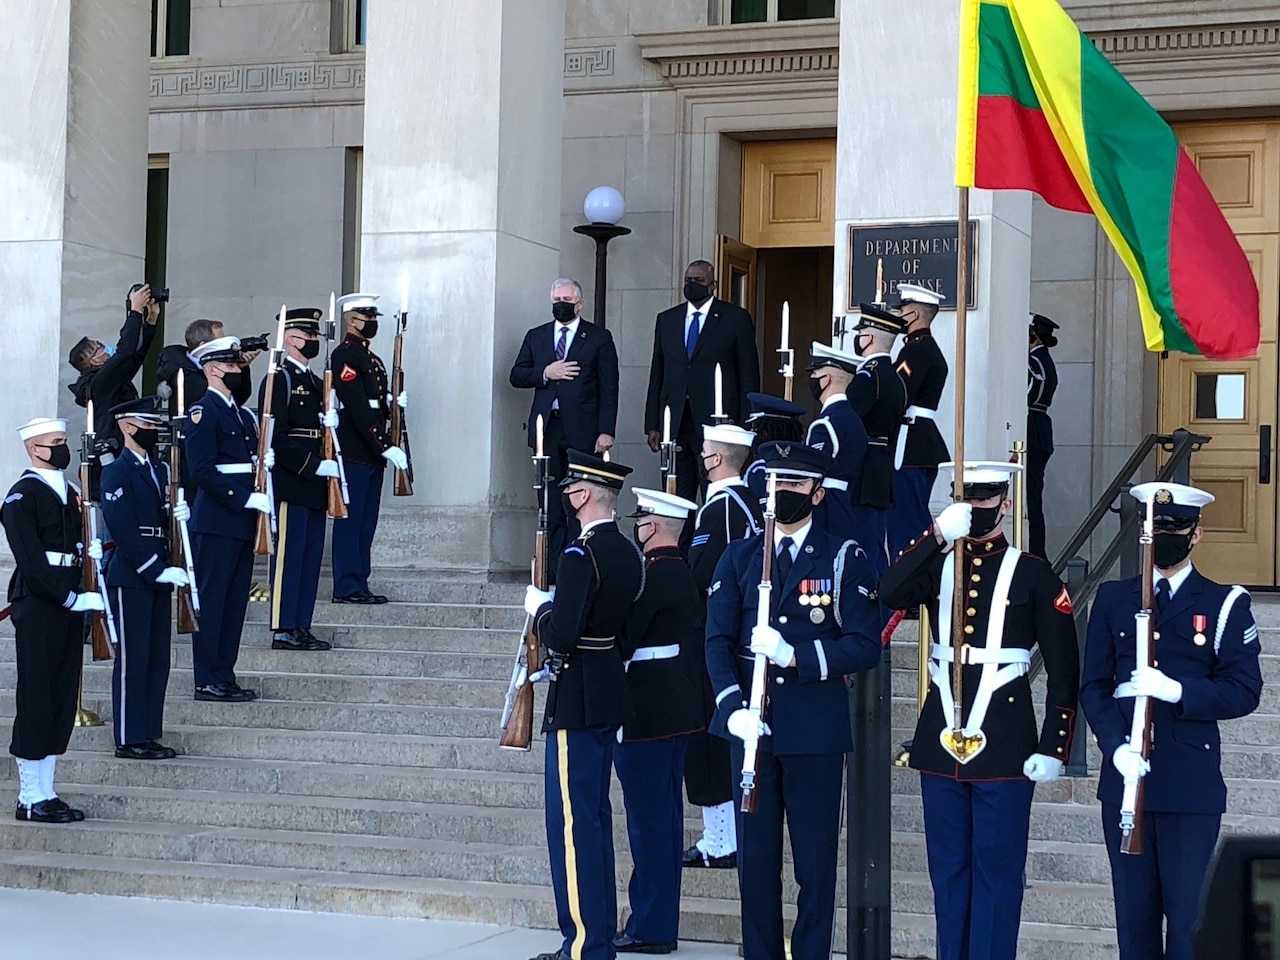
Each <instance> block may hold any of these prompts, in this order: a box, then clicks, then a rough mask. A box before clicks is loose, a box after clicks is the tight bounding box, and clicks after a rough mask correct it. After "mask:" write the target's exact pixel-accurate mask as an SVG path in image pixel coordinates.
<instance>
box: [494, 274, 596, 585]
mask: <svg viewBox="0 0 1280 960" xmlns="http://www.w3.org/2000/svg"><path fill="white" fill-rule="evenodd" d="M551 317H552V319H551V322H550V323H544V324H540V325H539V326H536V327H534V328H533V329H532V330H530V331H529V332H528V333H526V334H525V335H524V342H523V343H522V344H520V353H519V354H518V355H517V356H516V362H515V363H514V364H513V365H512V367H511V376H510V380H511V385H512V386H513V387H517V388H519V389H526V390H532V391H533V405H532V407H531V408H530V409H529V424H528V430H529V446H530V447H531V448H536V447H537V442H538V438H537V429H538V428H537V423H538V417H542V423H543V431H544V432H543V438H542V448H543V450H544V451H545V452H546V454H547V456H548V457H549V458H550V462H549V463H548V465H547V467H548V470H549V472H550V474H551V478H552V479H553V480H556V481H559V480H560V479H562V478H563V477H564V476H565V471H566V467H567V465H568V451H569V450H570V449H571V448H572V449H574V450H583V451H592V452H594V453H595V454H596V456H603V455H604V453H605V451H606V450H609V449H611V448H612V447H613V438H614V435H615V433H616V430H617V425H618V351H617V350H616V349H615V347H614V345H613V335H612V334H610V333H609V331H608V330H605V329H604V328H603V327H597V326H596V325H595V324H594V323H592V322H591V321H590V320H585V319H584V318H583V316H582V286H581V285H580V284H579V283H578V281H577V280H569V279H567V278H562V279H560V280H557V281H556V282H555V283H553V284H552V285H551ZM549 508H550V509H549V512H548V515H547V556H549V557H558V556H560V554H561V553H563V552H564V548H565V545H566V544H567V543H568V542H569V540H571V539H573V537H576V536H577V533H578V531H577V529H574V530H573V531H572V535H571V534H570V531H569V528H568V521H567V520H566V518H565V515H564V507H563V506H562V505H561V503H560V498H559V497H551V498H550V502H549ZM575 527H576V525H575ZM553 579H554V577H553Z"/></svg>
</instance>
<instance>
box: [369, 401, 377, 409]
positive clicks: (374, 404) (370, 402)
mask: <svg viewBox="0 0 1280 960" xmlns="http://www.w3.org/2000/svg"><path fill="white" fill-rule="evenodd" d="M369 406H370V407H371V408H373V409H374V410H377V409H378V401H377V400H370V401H369Z"/></svg>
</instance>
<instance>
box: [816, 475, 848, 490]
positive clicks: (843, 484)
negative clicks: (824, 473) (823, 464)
mask: <svg viewBox="0 0 1280 960" xmlns="http://www.w3.org/2000/svg"><path fill="white" fill-rule="evenodd" d="M822 485H823V486H824V487H827V488H828V489H830V490H848V489H849V481H848V480H837V479H835V478H834V477H827V478H825V479H824V480H823V481H822Z"/></svg>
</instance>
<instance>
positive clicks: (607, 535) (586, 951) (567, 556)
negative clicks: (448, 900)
mask: <svg viewBox="0 0 1280 960" xmlns="http://www.w3.org/2000/svg"><path fill="white" fill-rule="evenodd" d="M629 473H631V468H630V467H625V466H623V465H622V464H620V463H616V462H610V461H607V460H601V459H599V458H598V457H594V456H590V455H589V454H585V453H582V452H581V451H578V450H569V451H568V468H567V471H566V474H565V477H564V479H563V480H561V481H560V486H561V487H562V488H563V487H569V486H574V485H576V484H579V483H583V482H586V483H591V484H596V485H599V486H604V487H607V488H609V489H612V490H621V489H622V485H623V482H624V481H625V479H626V477H627V475H628V474H629ZM643 586H644V563H643V561H642V560H641V558H640V553H639V550H638V549H637V548H636V545H635V544H634V543H632V542H631V541H630V540H629V539H627V538H626V537H625V536H623V535H622V534H621V533H620V532H619V531H618V525H617V523H616V522H614V521H613V520H598V521H595V522H592V523H587V524H585V525H584V526H583V529H582V532H581V533H580V534H579V536H578V537H577V538H576V539H575V540H573V541H572V542H571V543H570V544H569V545H568V546H567V547H565V550H564V553H562V554H561V555H560V560H559V565H558V568H557V572H556V593H555V597H554V599H552V600H546V601H545V602H543V601H544V599H545V598H546V596H547V595H546V594H543V593H542V592H541V591H538V590H537V589H536V588H534V587H530V588H529V591H528V595H527V596H526V600H525V609H526V610H528V611H530V612H531V613H532V616H533V624H534V631H535V632H536V634H537V637H538V640H539V642H540V643H542V644H544V645H545V646H546V647H547V649H548V651H550V660H549V663H548V669H549V670H550V672H551V684H550V688H549V689H548V691H547V708H546V713H545V715H544V717H543V721H542V731H543V733H545V734H547V737H546V765H545V767H544V772H543V784H544V787H545V790H546V804H547V807H546V821H547V850H548V853H549V854H550V857H551V885H552V888H553V890H554V892H555V898H556V916H557V919H558V921H559V927H560V932H561V934H562V936H563V942H562V944H561V946H560V949H559V951H558V954H559V955H563V956H565V957H569V958H570V960H612V958H613V956H614V951H615V948H614V942H613V941H614V937H615V936H616V934H617V924H618V895H617V889H616V878H615V873H614V855H613V810H612V807H611V804H610V802H609V782H610V779H611V773H612V767H613V751H614V746H615V744H616V743H617V739H616V738H617V734H618V727H619V726H621V725H622V723H624V722H625V721H627V720H629V719H630V718H631V715H632V713H631V703H630V698H629V697H628V695H627V675H626V669H625V667H624V666H623V657H622V648H621V646H620V645H619V643H618V635H619V634H620V633H621V631H622V626H623V623H624V622H625V621H626V618H627V614H628V612H629V611H630V610H631V605H632V603H634V602H635V601H636V599H637V598H638V597H639V595H640V591H641V590H642V589H643ZM556 956H557V954H541V955H540V958H546V960H554V958H555V957H556Z"/></svg>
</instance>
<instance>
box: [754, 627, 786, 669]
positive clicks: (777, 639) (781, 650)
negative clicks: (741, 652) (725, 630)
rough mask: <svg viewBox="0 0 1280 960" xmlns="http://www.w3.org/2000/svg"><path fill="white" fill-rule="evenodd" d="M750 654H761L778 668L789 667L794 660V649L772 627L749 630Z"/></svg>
mask: <svg viewBox="0 0 1280 960" xmlns="http://www.w3.org/2000/svg"><path fill="white" fill-rule="evenodd" d="M751 652H752V653H759V654H763V655H764V656H766V657H768V658H769V659H770V660H772V661H773V662H774V663H776V664H777V665H778V666H780V667H789V666H791V661H792V660H794V659H795V656H796V649H795V647H793V646H791V644H789V643H787V641H785V640H783V639H782V634H780V633H779V632H778V631H777V630H775V629H773V627H752V628H751Z"/></svg>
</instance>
